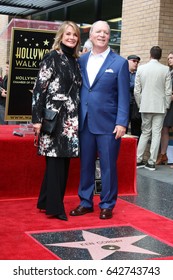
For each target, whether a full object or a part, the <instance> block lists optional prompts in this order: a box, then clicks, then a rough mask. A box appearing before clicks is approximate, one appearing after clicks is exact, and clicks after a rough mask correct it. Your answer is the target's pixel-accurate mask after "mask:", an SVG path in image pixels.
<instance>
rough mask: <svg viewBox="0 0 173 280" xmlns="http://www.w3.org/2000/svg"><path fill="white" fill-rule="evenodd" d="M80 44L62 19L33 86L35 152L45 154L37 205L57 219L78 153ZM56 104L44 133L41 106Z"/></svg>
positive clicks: (76, 33) (75, 31)
mask: <svg viewBox="0 0 173 280" xmlns="http://www.w3.org/2000/svg"><path fill="white" fill-rule="evenodd" d="M79 47H80V30H79V27H78V26H77V25H76V24H75V23H74V22H71V21H65V22H64V23H63V24H62V25H61V27H60V28H59V30H58V31H57V34H56V37H55V41H54V44H53V46H52V50H51V52H50V54H48V55H46V56H45V58H44V59H43V60H42V62H41V63H40V70H39V72H38V77H37V80H36V83H35V85H34V89H33V101H32V122H33V127H34V131H35V134H36V135H38V136H39V137H38V141H39V142H38V154H39V155H42V156H45V158H46V170H45V175H44V179H43V182H42V186H41V190H40V195H39V198H38V203H37V208H38V209H40V210H45V211H46V214H47V215H51V216H53V217H55V218H57V219H60V220H67V216H66V213H65V209H64V203H63V199H64V194H65V188H66V183H67V178H68V170H69V164H70V158H71V157H77V156H78V103H79V88H80V86H81V75H80V70H79V67H78V64H77V57H78V53H79ZM72 84H73V85H72ZM71 85H72V88H71V90H70V93H69V95H68V94H67V93H68V91H69V89H70V87H71ZM59 104H61V109H60V111H59V114H58V119H57V123H56V128H55V131H54V132H53V133H52V134H51V135H48V134H45V133H43V132H42V129H41V127H42V124H41V123H42V118H43V108H44V107H45V108H47V109H51V110H53V111H58V108H59Z"/></svg>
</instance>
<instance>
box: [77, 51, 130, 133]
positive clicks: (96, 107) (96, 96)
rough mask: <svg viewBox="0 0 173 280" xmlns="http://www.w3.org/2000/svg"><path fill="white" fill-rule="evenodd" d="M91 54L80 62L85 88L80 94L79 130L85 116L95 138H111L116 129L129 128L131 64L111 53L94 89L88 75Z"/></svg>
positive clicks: (96, 79)
mask: <svg viewBox="0 0 173 280" xmlns="http://www.w3.org/2000/svg"><path fill="white" fill-rule="evenodd" d="M89 55H90V52H88V53H86V54H84V55H82V56H81V57H80V58H79V64H80V68H81V73H82V78H83V85H82V88H81V91H80V102H81V104H80V112H79V116H80V118H79V124H80V126H79V129H80V130H82V128H83V125H84V121H85V117H86V114H88V127H89V130H90V131H91V132H92V133H94V134H112V132H113V130H114V128H115V126H116V125H122V126H125V127H127V126H128V119H129V103H130V94H129V87H130V77H129V68H128V61H127V60H126V59H124V58H123V57H121V56H119V55H118V54H116V53H114V52H113V51H112V50H110V52H109V54H108V56H107V58H106V59H105V61H104V63H103V65H102V67H101V69H100V70H99V72H98V74H97V76H96V78H95V80H94V82H93V84H92V86H91V87H90V84H89V79H88V75H87V70H86V68H87V61H88V57H89Z"/></svg>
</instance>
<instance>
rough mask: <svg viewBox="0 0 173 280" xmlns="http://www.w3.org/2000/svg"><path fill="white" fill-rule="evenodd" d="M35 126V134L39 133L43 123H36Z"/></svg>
mask: <svg viewBox="0 0 173 280" xmlns="http://www.w3.org/2000/svg"><path fill="white" fill-rule="evenodd" d="M33 128H34V132H35V135H39V134H40V130H41V123H34V124H33Z"/></svg>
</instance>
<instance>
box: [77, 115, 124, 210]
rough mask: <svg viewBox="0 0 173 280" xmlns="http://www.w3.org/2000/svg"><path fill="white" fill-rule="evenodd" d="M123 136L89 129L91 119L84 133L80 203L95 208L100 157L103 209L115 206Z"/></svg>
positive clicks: (79, 192) (82, 134)
mask: <svg viewBox="0 0 173 280" xmlns="http://www.w3.org/2000/svg"><path fill="white" fill-rule="evenodd" d="M120 143H121V139H118V140H115V135H114V134H113V133H112V134H94V133H92V132H90V131H89V128H88V122H87V118H86V120H85V123H84V128H83V130H82V131H81V132H80V158H81V169H80V184H79V191H78V194H79V197H80V200H81V202H80V205H81V206H83V207H93V195H94V187H95V170H96V166H95V163H96V158H97V156H99V160H100V170H101V185H102V188H101V193H100V203H99V206H100V208H109V209H113V207H114V206H115V203H116V200H117V193H118V179H117V158H118V154H119V149H120Z"/></svg>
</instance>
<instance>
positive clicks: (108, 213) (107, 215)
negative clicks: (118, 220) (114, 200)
mask: <svg viewBox="0 0 173 280" xmlns="http://www.w3.org/2000/svg"><path fill="white" fill-rule="evenodd" d="M112 216H113V215H112V209H108V208H103V209H101V211H100V219H111V218H112Z"/></svg>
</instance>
